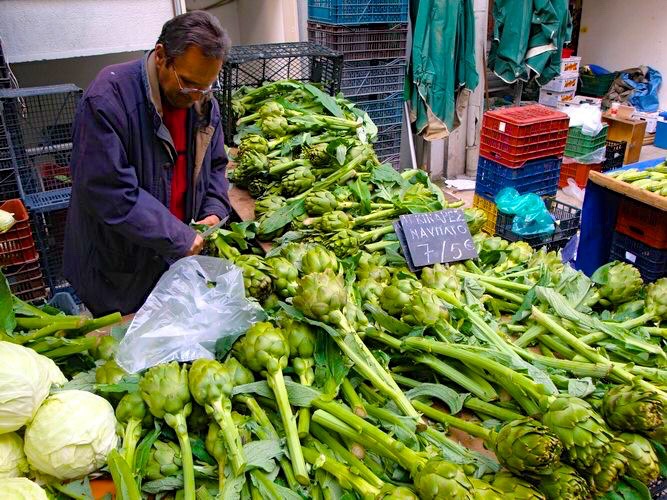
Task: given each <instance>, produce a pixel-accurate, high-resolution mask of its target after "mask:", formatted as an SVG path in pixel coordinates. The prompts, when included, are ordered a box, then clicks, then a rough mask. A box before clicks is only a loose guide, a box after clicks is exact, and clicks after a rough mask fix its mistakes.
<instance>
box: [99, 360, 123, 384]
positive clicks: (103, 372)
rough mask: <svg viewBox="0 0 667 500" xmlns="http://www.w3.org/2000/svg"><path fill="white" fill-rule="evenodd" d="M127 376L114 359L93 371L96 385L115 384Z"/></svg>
mask: <svg viewBox="0 0 667 500" xmlns="http://www.w3.org/2000/svg"><path fill="white" fill-rule="evenodd" d="M125 375H127V373H126V372H125V370H123V369H122V368H121V367H120V366H119V365H118V363H116V360H115V359H110V360H108V361H105V362H104V364H101V365H100V366H98V367H97V368H96V369H95V383H96V384H117V383H119V382H120V381H121V380H122V379H123V377H124V376H125Z"/></svg>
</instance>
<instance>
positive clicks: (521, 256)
mask: <svg viewBox="0 0 667 500" xmlns="http://www.w3.org/2000/svg"><path fill="white" fill-rule="evenodd" d="M505 252H506V254H505V255H506V256H507V258H506V259H505V261H504V262H502V263H501V264H500V265H498V266H496V267H495V268H494V271H495V272H497V273H500V272H503V271H506V270H508V269H511V268H513V267H516V266H518V265H524V264H525V263H526V262H528V261H529V260H530V258H531V257H532V256H533V253H534V250H533V247H531V246H530V245H529V244H528V243H526V242H525V241H515V242H513V243H510V244H509V245H508V246H507V248H506V249H505Z"/></svg>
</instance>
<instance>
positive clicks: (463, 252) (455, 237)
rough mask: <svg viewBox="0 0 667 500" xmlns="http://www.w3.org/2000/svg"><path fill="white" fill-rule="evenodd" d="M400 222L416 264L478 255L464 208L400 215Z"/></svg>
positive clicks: (442, 261)
mask: <svg viewBox="0 0 667 500" xmlns="http://www.w3.org/2000/svg"><path fill="white" fill-rule="evenodd" d="M400 222H401V226H402V228H403V234H404V235H405V240H406V242H407V246H408V251H409V252H410V256H411V258H412V262H413V263H414V266H415V267H423V266H430V265H433V264H436V263H438V262H439V263H444V262H456V261H460V260H466V259H473V258H475V257H477V252H476V251H475V245H474V243H473V241H472V236H471V235H470V230H469V229H468V224H466V221H465V215H464V213H463V210H460V209H455V208H454V209H445V210H440V211H439V212H431V213H425V214H409V215H401V217H400Z"/></svg>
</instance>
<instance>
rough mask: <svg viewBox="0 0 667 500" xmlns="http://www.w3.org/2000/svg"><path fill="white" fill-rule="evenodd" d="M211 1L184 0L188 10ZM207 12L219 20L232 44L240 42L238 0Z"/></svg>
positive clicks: (203, 5)
mask: <svg viewBox="0 0 667 500" xmlns="http://www.w3.org/2000/svg"><path fill="white" fill-rule="evenodd" d="M213 3H214V2H213V1H212V0H186V2H185V4H186V5H187V7H188V10H197V9H201V8H203V7H207V6H209V5H211V4H213ZM208 12H210V13H211V14H213V15H214V16H215V17H217V18H218V19H219V20H220V24H222V27H223V28H225V31H227V34H228V35H229V38H230V39H231V40H232V44H233V45H239V44H240V43H241V34H240V31H239V11H238V1H236V0H234V1H232V2H230V3H227V4H224V5H220V6H218V7H214V8H212V9H208Z"/></svg>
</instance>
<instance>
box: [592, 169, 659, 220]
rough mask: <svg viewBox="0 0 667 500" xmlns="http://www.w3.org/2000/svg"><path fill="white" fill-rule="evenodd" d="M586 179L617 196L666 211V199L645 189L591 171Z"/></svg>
mask: <svg viewBox="0 0 667 500" xmlns="http://www.w3.org/2000/svg"><path fill="white" fill-rule="evenodd" d="M588 178H589V179H590V180H591V181H592V182H594V183H595V184H597V185H598V186H602V187H604V188H607V189H610V190H611V191H615V192H617V193H619V194H622V195H624V196H627V197H628V198H632V199H634V200H637V201H641V202H642V203H646V204H647V205H650V206H652V207H656V208H659V209H660V210H665V211H667V197H665V196H660V195H659V194H655V193H652V192H651V191H648V190H646V189H642V188H638V187H635V186H633V185H632V184H628V183H627V182H623V181H619V180H618V179H615V178H613V177H609V176H608V175H605V174H602V173H600V172H595V171H591V172H590V173H589V174H588Z"/></svg>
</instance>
